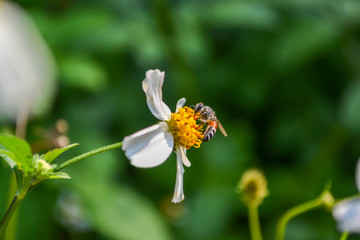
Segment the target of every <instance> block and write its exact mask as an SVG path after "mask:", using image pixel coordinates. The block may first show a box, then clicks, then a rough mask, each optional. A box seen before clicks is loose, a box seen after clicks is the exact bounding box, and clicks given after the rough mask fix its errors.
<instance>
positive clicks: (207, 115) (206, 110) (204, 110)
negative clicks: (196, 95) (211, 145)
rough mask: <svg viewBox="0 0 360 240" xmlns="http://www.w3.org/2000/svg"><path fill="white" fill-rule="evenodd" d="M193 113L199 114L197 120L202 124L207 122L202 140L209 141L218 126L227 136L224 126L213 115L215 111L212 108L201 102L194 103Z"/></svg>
mask: <svg viewBox="0 0 360 240" xmlns="http://www.w3.org/2000/svg"><path fill="white" fill-rule="evenodd" d="M194 112H195V114H198V115H199V119H198V120H199V121H201V122H202V124H207V127H206V129H205V131H204V133H203V139H202V141H203V142H207V141H209V140H210V139H211V138H212V137H214V135H215V133H216V129H217V128H218V127H219V129H220V132H221V133H222V134H223V135H224V136H225V137H227V134H226V131H225V129H224V127H223V126H222V125H221V123H220V121H219V120H218V119H217V117H216V116H215V111H214V110H212V108H211V107H209V106H205V105H204V104H203V103H202V102H200V103H198V104H196V106H195V107H194Z"/></svg>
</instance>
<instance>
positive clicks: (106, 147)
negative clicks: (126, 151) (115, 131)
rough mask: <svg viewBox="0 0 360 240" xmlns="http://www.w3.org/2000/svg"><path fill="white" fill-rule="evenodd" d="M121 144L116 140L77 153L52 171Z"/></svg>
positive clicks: (118, 146)
mask: <svg viewBox="0 0 360 240" xmlns="http://www.w3.org/2000/svg"><path fill="white" fill-rule="evenodd" d="M121 146H122V142H118V143H114V144H111V145H107V146H104V147H100V148H97V149H94V150H91V151H89V152H87V153H83V154H81V155H79V156H77V157H74V158H72V159H70V160H68V161H66V162H64V163H62V164H61V165H59V166H57V167H56V168H55V170H54V171H55V172H58V171H60V170H61V169H63V168H66V167H68V166H70V165H71V164H74V163H77V162H79V161H81V160H84V159H86V158H89V157H92V156H94V155H96V154H99V153H102V152H105V151H109V150H113V149H117V148H120V147H121Z"/></svg>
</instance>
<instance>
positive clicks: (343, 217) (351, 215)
mask: <svg viewBox="0 0 360 240" xmlns="http://www.w3.org/2000/svg"><path fill="white" fill-rule="evenodd" d="M356 185H357V188H358V190H359V191H360V159H359V161H358V163H357V166H356ZM332 213H333V216H334V218H335V220H336V221H337V222H338V229H339V231H341V232H352V233H360V198H352V199H346V200H343V201H340V202H339V203H337V204H336V205H335V206H334V208H333V210H332Z"/></svg>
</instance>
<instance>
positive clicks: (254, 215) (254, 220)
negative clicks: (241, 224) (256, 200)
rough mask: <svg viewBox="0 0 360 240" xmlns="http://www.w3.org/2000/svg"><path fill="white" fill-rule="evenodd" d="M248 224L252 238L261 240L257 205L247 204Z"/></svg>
mask: <svg viewBox="0 0 360 240" xmlns="http://www.w3.org/2000/svg"><path fill="white" fill-rule="evenodd" d="M249 224H250V233H251V239H252V240H262V236H261V228H260V221H259V213H258V208H257V206H249Z"/></svg>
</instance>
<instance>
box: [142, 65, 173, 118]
mask: <svg viewBox="0 0 360 240" xmlns="http://www.w3.org/2000/svg"><path fill="white" fill-rule="evenodd" d="M164 76H165V73H164V72H160V71H159V70H158V69H156V70H149V71H147V72H146V77H145V80H144V81H143V83H142V87H143V90H144V92H145V95H146V102H147V105H148V107H149V109H150V111H151V113H152V114H153V115H154V116H155V117H156V118H157V119H160V120H163V121H168V120H170V118H171V111H170V109H169V107H168V106H167V105H166V104H165V103H164V102H163V101H162V89H161V88H162V85H163V82H164Z"/></svg>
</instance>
